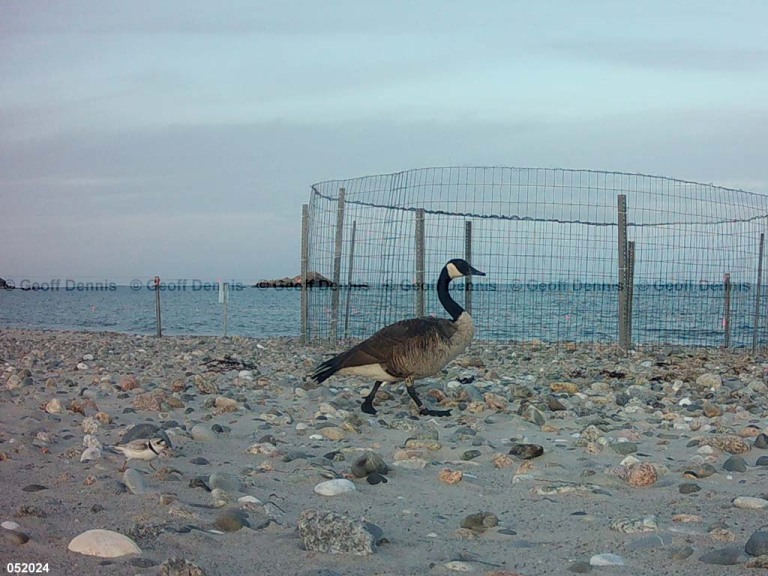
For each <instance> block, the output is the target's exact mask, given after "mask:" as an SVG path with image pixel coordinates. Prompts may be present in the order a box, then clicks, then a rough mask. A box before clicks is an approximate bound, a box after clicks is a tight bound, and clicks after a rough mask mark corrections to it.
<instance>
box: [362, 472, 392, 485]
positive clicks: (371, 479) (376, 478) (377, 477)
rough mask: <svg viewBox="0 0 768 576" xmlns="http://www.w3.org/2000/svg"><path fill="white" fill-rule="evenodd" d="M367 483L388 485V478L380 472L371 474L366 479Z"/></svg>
mask: <svg viewBox="0 0 768 576" xmlns="http://www.w3.org/2000/svg"><path fill="white" fill-rule="evenodd" d="M366 481H367V482H368V484H381V483H384V484H386V483H387V482H388V480H387V477H386V476H384V475H382V474H379V473H378V472H371V473H370V474H368V477H367V478H366Z"/></svg>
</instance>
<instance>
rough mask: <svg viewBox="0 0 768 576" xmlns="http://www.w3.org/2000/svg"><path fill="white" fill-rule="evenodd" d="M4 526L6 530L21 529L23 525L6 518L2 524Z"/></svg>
mask: <svg viewBox="0 0 768 576" xmlns="http://www.w3.org/2000/svg"><path fill="white" fill-rule="evenodd" d="M0 526H2V527H3V528H5V529H6V530H21V526H20V525H19V524H16V522H11V521H10V520H6V521H5V522H3V523H2V524H0Z"/></svg>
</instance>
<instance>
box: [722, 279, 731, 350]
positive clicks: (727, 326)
mask: <svg viewBox="0 0 768 576" xmlns="http://www.w3.org/2000/svg"><path fill="white" fill-rule="evenodd" d="M723 282H724V284H725V304H724V307H725V309H724V311H723V331H724V332H725V334H724V337H723V347H724V348H729V347H730V345H731V275H730V273H729V272H726V273H725V277H724V278H723Z"/></svg>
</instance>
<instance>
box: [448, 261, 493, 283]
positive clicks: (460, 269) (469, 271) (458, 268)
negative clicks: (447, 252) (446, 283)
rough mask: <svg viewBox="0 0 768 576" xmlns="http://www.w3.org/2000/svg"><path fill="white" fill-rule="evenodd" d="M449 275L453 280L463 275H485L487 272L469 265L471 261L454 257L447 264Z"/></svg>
mask: <svg viewBox="0 0 768 576" xmlns="http://www.w3.org/2000/svg"><path fill="white" fill-rule="evenodd" d="M445 269H446V270H447V271H448V276H449V277H450V278H451V280H453V279H456V278H461V277H462V276H485V272H480V270H478V269H477V268H473V267H472V266H470V265H469V262H467V261H466V260H462V259H461V258H454V259H453V260H450V261H449V262H448V264H446V265H445Z"/></svg>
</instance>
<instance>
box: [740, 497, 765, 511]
mask: <svg viewBox="0 0 768 576" xmlns="http://www.w3.org/2000/svg"><path fill="white" fill-rule="evenodd" d="M733 505H734V506H736V508H748V509H751V510H758V509H760V508H765V507H767V506H768V500H764V499H763V498H753V497H752V496H738V497H737V498H734V499H733Z"/></svg>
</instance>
